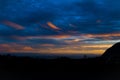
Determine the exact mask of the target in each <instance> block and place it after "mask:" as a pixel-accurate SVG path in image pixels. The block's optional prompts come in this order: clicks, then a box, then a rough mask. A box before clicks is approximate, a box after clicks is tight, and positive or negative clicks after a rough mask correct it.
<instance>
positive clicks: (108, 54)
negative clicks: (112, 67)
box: [102, 42, 120, 64]
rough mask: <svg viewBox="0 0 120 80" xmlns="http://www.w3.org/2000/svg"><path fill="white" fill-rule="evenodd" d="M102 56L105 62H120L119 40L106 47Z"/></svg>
mask: <svg viewBox="0 0 120 80" xmlns="http://www.w3.org/2000/svg"><path fill="white" fill-rule="evenodd" d="M102 58H103V59H104V60H105V61H106V63H115V64H120V42H119V43H116V44H114V45H113V46H112V47H110V48H109V49H107V50H106V51H105V53H104V54H103V55H102Z"/></svg>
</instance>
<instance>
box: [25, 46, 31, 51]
mask: <svg viewBox="0 0 120 80" xmlns="http://www.w3.org/2000/svg"><path fill="white" fill-rule="evenodd" d="M23 50H25V51H31V50H33V48H32V47H30V46H25V47H24V48H23Z"/></svg>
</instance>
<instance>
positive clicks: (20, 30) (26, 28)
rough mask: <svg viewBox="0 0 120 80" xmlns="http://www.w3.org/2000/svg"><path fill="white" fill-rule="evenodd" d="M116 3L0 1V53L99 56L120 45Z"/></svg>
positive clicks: (109, 0)
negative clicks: (91, 54)
mask: <svg viewBox="0 0 120 80" xmlns="http://www.w3.org/2000/svg"><path fill="white" fill-rule="evenodd" d="M119 3H120V1H119V0H115V1H114V0H59V1H58V0H19V1H18V0H1V1H0V47H1V50H0V51H1V52H11V53H13V52H33V53H45V54H48V53H54V54H89V53H94V54H102V53H103V52H104V50H106V49H107V48H108V47H110V46H111V45H112V44H114V43H116V42H119V37H120V32H119V30H120V27H119V25H120V11H119V10H120V6H119ZM100 46H101V47H100ZM102 46H103V47H102Z"/></svg>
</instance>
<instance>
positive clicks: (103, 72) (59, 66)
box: [0, 56, 120, 80]
mask: <svg viewBox="0 0 120 80" xmlns="http://www.w3.org/2000/svg"><path fill="white" fill-rule="evenodd" d="M119 75H120V65H119V64H110V63H105V61H104V60H103V59H102V58H101V57H97V58H89V59H69V58H58V59H48V60H47V59H34V58H29V57H15V56H0V80H46V79H47V80H53V79H54V80H64V79H73V80H76V79H79V80H119V79H120V76H119Z"/></svg>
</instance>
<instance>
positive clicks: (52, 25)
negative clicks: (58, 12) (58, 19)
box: [47, 22, 60, 30]
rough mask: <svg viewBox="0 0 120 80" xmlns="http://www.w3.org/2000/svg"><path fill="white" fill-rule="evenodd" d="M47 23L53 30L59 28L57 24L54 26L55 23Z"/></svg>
mask: <svg viewBox="0 0 120 80" xmlns="http://www.w3.org/2000/svg"><path fill="white" fill-rule="evenodd" d="M47 24H48V26H49V27H50V28H52V29H54V30H60V28H58V27H57V26H55V25H54V24H52V23H51V22H48V23H47Z"/></svg>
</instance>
